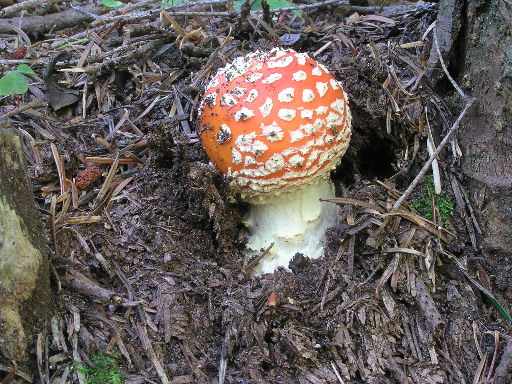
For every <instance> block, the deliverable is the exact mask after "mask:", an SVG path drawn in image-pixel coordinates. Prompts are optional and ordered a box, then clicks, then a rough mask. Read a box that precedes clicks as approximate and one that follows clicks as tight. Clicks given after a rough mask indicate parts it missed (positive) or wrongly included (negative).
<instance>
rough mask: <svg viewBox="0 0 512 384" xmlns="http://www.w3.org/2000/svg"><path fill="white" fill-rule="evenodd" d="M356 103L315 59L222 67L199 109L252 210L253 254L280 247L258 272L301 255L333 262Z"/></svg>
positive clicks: (212, 149) (210, 143) (255, 57)
mask: <svg viewBox="0 0 512 384" xmlns="http://www.w3.org/2000/svg"><path fill="white" fill-rule="evenodd" d="M350 122H351V115H350V110H349V108H348V99H347V95H346V94H345V92H344V91H343V88H342V86H341V84H340V83H339V82H338V81H337V80H336V79H335V78H334V76H332V75H331V74H330V73H329V72H328V70H327V68H325V67H324V66H323V65H322V64H319V63H317V62H316V61H315V60H313V59H311V58H310V57H309V56H308V55H307V54H305V53H297V52H295V51H293V50H291V49H282V48H274V49H272V50H271V51H267V52H263V51H257V52H253V53H249V54H248V55H246V56H244V57H239V58H236V59H235V60H234V61H233V62H232V63H231V64H228V65H226V66H225V67H224V68H222V69H220V70H219V71H218V72H217V74H216V75H215V77H214V78H213V79H212V80H211V81H210V83H209V85H208V86H207V88H206V91H205V95H204V98H203V101H202V103H201V105H200V107H199V132H200V136H201V141H202V143H203V147H204V149H205V151H206V154H207V155H208V157H209V158H210V160H211V161H212V162H213V163H214V164H215V165H216V166H217V167H218V168H219V169H220V170H221V171H222V172H223V173H224V174H226V175H227V176H228V177H230V178H231V187H232V188H234V189H236V190H237V191H239V192H240V194H241V196H242V199H244V200H245V201H247V202H248V203H249V210H248V212H247V215H246V216H245V218H244V222H245V224H246V225H247V227H248V230H249V235H248V242H247V253H248V254H249V255H252V254H257V253H259V252H260V250H261V249H265V248H267V247H268V246H269V245H270V244H272V243H274V246H273V247H272V248H271V249H270V251H269V252H268V254H267V255H265V257H264V258H263V259H262V260H261V261H260V263H259V264H258V265H257V266H256V268H255V270H254V272H255V273H256V274H261V273H267V272H273V271H274V270H275V269H276V268H278V267H280V266H284V267H288V263H289V261H290V260H291V259H292V258H293V256H294V255H295V254H296V253H302V254H304V255H305V256H308V257H310V258H318V257H321V256H322V255H323V244H322V240H323V237H324V233H325V230H326V229H327V228H329V227H331V226H333V225H335V224H336V206H335V205H333V204H328V203H322V202H320V200H319V199H321V198H330V197H333V196H334V187H333V185H332V183H331V181H330V179H329V174H330V171H331V170H332V169H334V168H335V167H336V166H337V165H338V163H339V161H340V159H341V157H342V156H343V154H344V153H345V151H346V149H347V146H348V144H349V141H350V133H351V131H350Z"/></svg>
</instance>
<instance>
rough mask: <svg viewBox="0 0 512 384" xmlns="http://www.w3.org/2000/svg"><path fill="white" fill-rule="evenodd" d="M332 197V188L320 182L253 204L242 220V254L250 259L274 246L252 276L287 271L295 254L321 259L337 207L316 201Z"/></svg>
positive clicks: (324, 182)
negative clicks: (244, 237) (244, 233)
mask: <svg viewBox="0 0 512 384" xmlns="http://www.w3.org/2000/svg"><path fill="white" fill-rule="evenodd" d="M332 197H334V185H333V184H332V182H331V181H330V180H329V178H322V179H321V180H320V181H317V182H315V183H313V184H311V185H308V186H306V187H303V188H301V189H299V190H297V191H295V192H292V193H287V194H283V195H281V196H279V197H273V198H272V200H271V201H269V200H270V199H269V200H267V201H265V200H254V201H251V203H250V205H249V210H248V212H247V214H246V215H245V217H244V223H245V225H246V226H247V228H248V231H249V234H248V236H247V246H246V253H247V255H248V256H249V257H250V258H252V257H255V256H257V255H258V254H260V253H261V252H262V250H263V249H266V248H268V247H269V246H270V245H271V244H272V243H273V244H274V245H273V246H272V247H271V248H270V250H269V252H268V253H267V254H266V255H265V256H264V257H263V258H262V260H261V261H260V262H259V264H258V265H257V266H256V267H255V269H254V271H253V273H254V274H255V275H261V274H263V273H272V272H274V270H275V269H277V268H278V267H285V268H287V269H288V264H289V262H290V261H291V260H292V259H293V257H294V256H295V254H296V253H301V254H303V255H304V256H307V257H309V258H311V259H317V258H320V257H322V256H323V254H324V248H323V239H324V234H325V231H326V230H327V229H328V228H330V227H333V226H335V225H336V218H337V207H336V205H335V204H330V203H327V202H322V201H320V199H328V198H332Z"/></svg>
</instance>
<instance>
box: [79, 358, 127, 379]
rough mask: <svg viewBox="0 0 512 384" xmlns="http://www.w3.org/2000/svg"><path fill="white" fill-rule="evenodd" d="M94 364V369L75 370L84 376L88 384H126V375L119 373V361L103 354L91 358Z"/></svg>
mask: <svg viewBox="0 0 512 384" xmlns="http://www.w3.org/2000/svg"><path fill="white" fill-rule="evenodd" d="M91 362H92V363H93V364H94V366H92V367H88V366H84V365H81V366H78V367H76V368H75V369H76V370H77V371H78V372H80V373H82V374H84V375H85V377H86V380H85V383H86V384H121V383H123V382H124V375H123V374H122V373H120V372H119V367H118V365H117V361H116V360H115V359H114V358H112V357H109V356H105V354H104V353H103V352H100V353H98V354H97V355H95V356H93V357H92V358H91Z"/></svg>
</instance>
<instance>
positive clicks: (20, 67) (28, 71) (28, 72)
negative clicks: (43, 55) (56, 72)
mask: <svg viewBox="0 0 512 384" xmlns="http://www.w3.org/2000/svg"><path fill="white" fill-rule="evenodd" d="M16 72H19V73H23V74H24V75H35V74H36V73H35V72H34V71H33V70H32V68H30V67H29V66H28V65H27V64H20V65H18V68H17V69H16Z"/></svg>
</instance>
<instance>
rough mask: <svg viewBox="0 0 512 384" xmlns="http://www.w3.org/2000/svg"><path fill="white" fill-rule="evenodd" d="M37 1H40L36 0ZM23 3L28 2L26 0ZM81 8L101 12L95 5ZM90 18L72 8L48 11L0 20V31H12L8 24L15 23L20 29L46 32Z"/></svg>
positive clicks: (72, 25) (80, 22)
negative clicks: (54, 11) (44, 13)
mask: <svg viewBox="0 0 512 384" xmlns="http://www.w3.org/2000/svg"><path fill="white" fill-rule="evenodd" d="M37 2H41V1H40V0H37ZM54 2H56V1H54ZM25 3H28V1H27V2H25ZM25 3H20V4H15V5H13V6H12V7H15V6H17V5H22V4H25ZM9 8H11V7H9ZM83 9H84V10H86V11H87V12H89V13H91V14H95V15H100V14H101V13H102V10H101V8H100V7H97V6H86V7H83ZM6 10H7V8H6V9H4V10H3V11H0V17H2V16H4V15H2V14H1V12H5V11H6ZM90 20H91V18H90V16H87V15H85V14H83V13H81V12H78V11H76V10H74V9H68V10H65V11H62V12H60V13H50V14H48V15H44V16H24V17H23V18H21V17H13V18H12V19H8V20H2V21H0V33H6V34H9V33H12V29H11V28H10V27H9V24H11V25H17V26H19V27H20V28H21V29H22V30H25V31H28V30H30V31H37V32H47V31H49V30H50V29H52V28H53V29H56V30H61V29H65V28H71V27H76V26H78V25H80V24H83V23H85V22H88V21H90Z"/></svg>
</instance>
